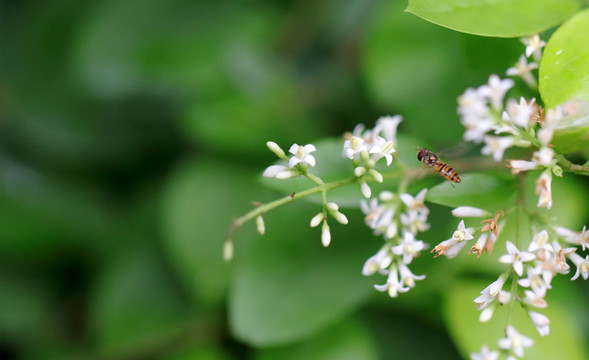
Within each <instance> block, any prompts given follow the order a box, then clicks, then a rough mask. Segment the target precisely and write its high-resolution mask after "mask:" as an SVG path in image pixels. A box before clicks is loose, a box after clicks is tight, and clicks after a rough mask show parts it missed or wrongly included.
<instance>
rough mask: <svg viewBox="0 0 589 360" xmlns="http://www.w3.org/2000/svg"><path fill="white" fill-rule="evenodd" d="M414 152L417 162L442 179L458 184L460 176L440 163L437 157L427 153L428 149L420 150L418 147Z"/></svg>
mask: <svg viewBox="0 0 589 360" xmlns="http://www.w3.org/2000/svg"><path fill="white" fill-rule="evenodd" d="M416 151H417V160H419V161H421V162H422V163H424V164H425V165H427V166H429V167H430V168H432V169H434V170H435V171H437V172H439V173H440V175H442V176H443V177H444V179H446V180H448V181H451V182H455V183H459V182H460V176H458V173H457V172H456V171H455V170H454V169H452V167H450V165H448V164H446V163H445V162H443V161H441V160H440V158H439V157H438V155H436V154H434V153H433V152H431V151H429V149H428V148H423V149H421V148H419V147H418V148H417V149H416Z"/></svg>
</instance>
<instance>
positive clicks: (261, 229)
mask: <svg viewBox="0 0 589 360" xmlns="http://www.w3.org/2000/svg"><path fill="white" fill-rule="evenodd" d="M256 229H257V230H258V232H259V233H260V235H264V233H265V232H266V226H265V225H264V218H263V217H262V215H258V216H257V217H256Z"/></svg>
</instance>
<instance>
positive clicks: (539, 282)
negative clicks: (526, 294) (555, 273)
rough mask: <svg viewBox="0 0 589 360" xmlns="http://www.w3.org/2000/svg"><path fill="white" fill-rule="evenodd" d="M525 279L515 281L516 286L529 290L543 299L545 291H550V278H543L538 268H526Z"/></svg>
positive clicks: (543, 275) (540, 269)
mask: <svg viewBox="0 0 589 360" xmlns="http://www.w3.org/2000/svg"><path fill="white" fill-rule="evenodd" d="M527 275H528V277H527V278H522V279H519V280H518V281H517V283H518V285H520V286H523V287H527V288H531V289H532V290H533V291H534V293H536V294H537V295H538V296H541V297H544V296H545V295H546V290H547V289H551V288H552V287H551V285H550V282H551V281H552V276H545V275H546V274H545V273H544V271H543V270H542V268H541V267H540V266H536V267H531V266H528V268H527Z"/></svg>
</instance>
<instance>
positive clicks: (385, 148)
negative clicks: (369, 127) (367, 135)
mask: <svg viewBox="0 0 589 360" xmlns="http://www.w3.org/2000/svg"><path fill="white" fill-rule="evenodd" d="M376 139H377V140H376V144H374V145H373V146H372V147H371V148H370V150H368V152H369V153H370V154H372V159H373V160H374V161H378V160H379V159H380V158H383V157H384V158H385V159H386V161H387V166H390V165H391V163H392V162H393V155H392V153H394V152H395V148H394V147H393V142H392V141H387V140H385V139H384V138H382V137H380V136H378V137H377V138H376Z"/></svg>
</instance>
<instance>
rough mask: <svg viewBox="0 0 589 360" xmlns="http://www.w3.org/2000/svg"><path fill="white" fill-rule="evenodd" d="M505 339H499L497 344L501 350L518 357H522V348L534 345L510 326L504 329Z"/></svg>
mask: <svg viewBox="0 0 589 360" xmlns="http://www.w3.org/2000/svg"><path fill="white" fill-rule="evenodd" d="M505 334H506V337H505V338H503V339H499V341H498V344H499V347H500V348H501V349H504V350H512V351H513V353H514V354H515V355H517V356H519V357H523V356H524V348H526V347H530V346H532V345H534V341H533V340H532V339H530V338H529V337H527V336H524V335H522V334H520V333H518V332H517V330H515V328H514V327H513V326H511V325H507V328H506V329H505Z"/></svg>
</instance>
